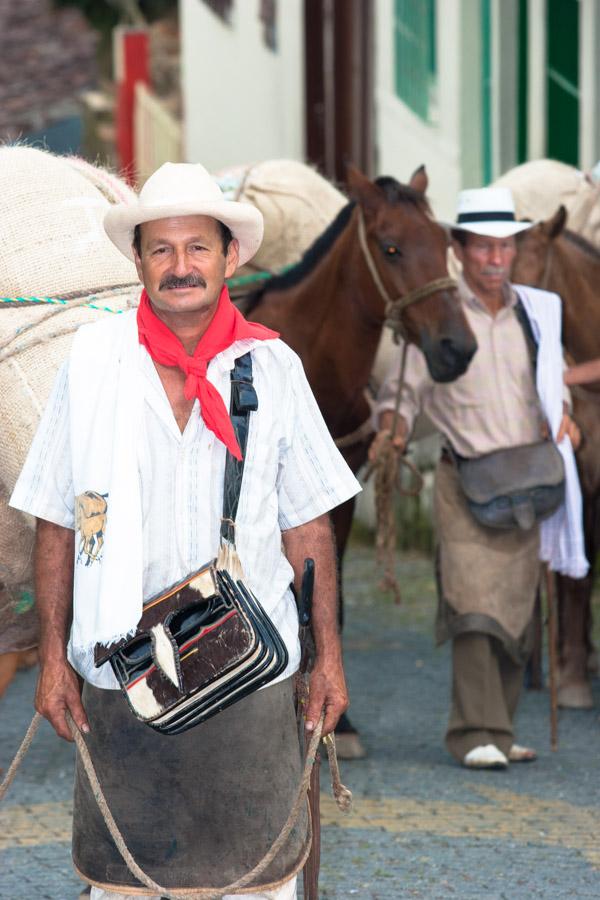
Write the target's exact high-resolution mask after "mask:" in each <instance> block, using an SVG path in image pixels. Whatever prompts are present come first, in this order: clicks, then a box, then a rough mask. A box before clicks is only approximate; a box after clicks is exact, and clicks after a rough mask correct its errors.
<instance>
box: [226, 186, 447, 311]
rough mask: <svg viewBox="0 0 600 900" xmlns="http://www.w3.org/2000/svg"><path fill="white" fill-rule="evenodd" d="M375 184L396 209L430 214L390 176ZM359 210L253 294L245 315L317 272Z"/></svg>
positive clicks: (345, 210)
mask: <svg viewBox="0 0 600 900" xmlns="http://www.w3.org/2000/svg"><path fill="white" fill-rule="evenodd" d="M375 184H376V185H377V187H379V188H380V189H381V191H382V192H383V195H384V197H385V199H386V201H387V202H388V203H390V204H392V205H395V204H399V203H403V204H406V203H410V204H412V205H413V206H415V207H417V208H418V209H422V210H424V211H425V212H427V213H430V208H429V203H428V202H427V200H426V198H425V196H424V194H422V193H421V192H420V191H415V190H414V188H411V187H409V185H407V184H400V182H399V181H396V179H395V178H391V177H390V176H388V175H382V176H380V177H379V178H376V179H375ZM355 206H356V203H355V202H354V201H353V200H351V201H350V202H349V203H347V204H346V206H343V207H342V208H341V209H340V211H339V213H338V214H337V216H336V217H335V219H334V220H333V222H331V224H330V225H328V226H327V228H326V229H325V231H324V232H323V233H322V234H320V235H319V237H318V238H317V239H316V240H315V241H314V242H313V243H312V244H311V246H310V247H309V248H308V249H307V250H306V251H305V253H304V255H303V256H302V259H300V260H299V261H298V262H297V263H296V265H295V266H293V267H292V268H291V269H289V270H288V271H287V272H284V273H282V274H281V275H275V276H274V277H273V278H270V279H269V280H268V281H267V283H266V284H265V285H263V286H262V287H260V288H258V290H256V291H254V292H253V293H252V294H250V295H249V296H248V297H247V298H246V300H245V302H244V315H246V316H247V315H249V314H250V313H251V312H252V311H253V310H254V309H255V308H256V307H257V306H258V304H259V303H260V301H261V300H262V298H263V294H265V292H266V291H279V290H285V289H286V288H290V287H293V286H294V285H296V284H298V283H299V282H301V281H302V280H303V279H304V278H305V277H306V276H307V275H308V274H309V272H311V271H312V270H313V269H314V268H315V266H316V265H317V263H318V262H320V260H321V259H322V258H323V257H324V256H325V254H326V253H327V252H328V250H329V249H330V248H331V246H332V245H333V244H334V243H335V241H336V239H337V238H338V237H339V235H340V234H341V233H342V231H343V230H344V228H346V226H347V224H348V222H349V221H350V216H351V215H352V211H353V210H354V207H355Z"/></svg>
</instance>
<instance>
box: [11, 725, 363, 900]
mask: <svg viewBox="0 0 600 900" xmlns="http://www.w3.org/2000/svg"><path fill="white" fill-rule="evenodd" d="M324 718H325V712H324V711H323V712H322V713H321V717H320V719H319V721H318V723H317V726H316V728H315V730H314V732H313V734H312V736H311V740H310V743H309V746H308V750H307V752H306V761H305V764H304V771H303V773H302V778H301V781H300V785H299V787H298V790H297V792H296V797H295V799H294V803H293V805H292V808H291V810H290V813H289V815H288V817H287V820H286V822H285V824H284V825H283V827H282V829H281V831H280V833H279V835H278V836H277V838H276V839H275V841H274V842H273V844H272V845H271V847H270V849H269V850H268V851H267V853H266V854H265V855H264V856H263V858H262V859H261V860H260V861H259V862H258V863H257V864H256V865H255V866H254V868H253V869H252V870H251V871H250V872H247V873H246V874H245V875H243V876H242V877H241V878H238V879H237V880H236V881H234V882H233V883H232V884H229V885H226V886H224V887H220V888H200V889H198V890H197V891H196V890H194V891H193V892H190V891H188V890H186V892H185V894H181V893H178V892H175V891H171V890H169V889H167V888H164V887H162V886H161V885H159V884H157V883H156V882H155V881H154V880H153V879H152V878H150V876H149V875H147V874H146V873H145V872H144V871H143V869H141V868H140V866H139V865H138V864H137V862H136V861H135V859H134V858H133V856H132V855H131V852H130V850H129V848H128V847H127V844H126V842H125V839H124V837H123V835H122V834H121V831H120V830H119V827H118V825H117V823H116V822H115V820H114V818H113V815H112V813H111V811H110V808H109V806H108V803H107V801H106V797H105V796H104V793H103V791H102V788H101V786H100V782H99V781H98V776H97V775H96V770H95V768H94V764H93V762H92V759H91V757H90V753H89V750H88V748H87V746H86V743H85V740H84V738H83V735H82V734H81V732H80V731H79V729H78V728H77V726H76V725H75V723H74V721H73V719H72V718H71V715H70V713H69V712H68V711H67V712H66V719H67V722H68V725H69V728H70V729H71V733H72V735H73V739H74V741H75V744H76V746H77V750H78V752H79V754H80V757H81V761H82V763H83V767H84V769H85V772H86V775H87V777H88V780H89V783H90V787H91V789H92V793H93V795H94V799H95V800H96V803H97V804H98V808H99V809H100V812H101V813H102V817H103V819H104V821H105V823H106V826H107V828H108V830H109V832H110V834H111V837H112V838H113V840H114V842H115V845H116V847H117V850H118V851H119V853H120V854H121V856H122V858H123V860H124V862H125V864H126V866H127V868H128V869H129V871H130V872H131V874H132V875H133V876H134V877H135V878H137V879H138V881H140V882H141V883H142V884H143V885H145V886H146V887H147V888H150V890H152V891H153V893H156V894H161V895H162V896H163V897H164V898H165V900H196V898H197V900H222V897H223V895H224V894H231V893H234V892H236V891H239V890H240V889H241V888H243V887H245V886H246V885H248V884H249V883H250V882H251V881H253V880H254V879H255V878H258V876H259V875H261V873H262V872H264V870H265V869H266V868H267V867H268V866H269V865H270V864H271V862H272V861H273V860H274V859H275V857H276V856H277V854H278V853H279V851H280V850H281V848H282V847H283V845H284V844H285V842H286V840H287V839H288V838H289V836H290V834H291V832H292V829H293V828H294V825H295V824H296V821H297V819H298V816H299V815H300V812H301V810H302V807H303V805H304V803H305V801H306V799H307V794H308V789H309V786H310V777H311V773H312V769H313V766H314V764H315V759H316V756H317V751H318V748H319V742H320V740H321V734H322V731H323V721H324ZM41 719H42V717H41V715H40V714H39V713H38V712H36V713H35V715H34V716H33V719H32V720H31V723H30V725H29V728H28V729H27V733H26V734H25V737H24V738H23V741H22V743H21V746H20V747H19V749H18V751H17V753H16V755H15V758H14V759H13V761H12V763H11V764H10V767H9V769H8V773H7V775H6V777H5V779H4V780H3V782H2V784H0V801H1V800H2V799H3V798H4V796H5V794H6V792H7V791H8V788H9V787H10V785H11V784H12V782H13V779H14V777H15V775H16V773H17V770H18V768H19V766H20V765H21V762H22V761H23V757H24V756H25V754H26V753H27V751H28V750H29V747H30V746H31V742H32V740H33V738H34V736H35V734H36V732H37V730H38V728H39V725H40V722H41ZM328 738H329V740H327V739H328ZM324 741H325V742H326V746H327V756H328V759H329V765H330V767H331V775H332V787H333V791H334V797H335V799H336V803H337V805H338V807H339V809H340V810H341V811H342V812H348V811H349V810H350V807H351V804H352V793H351V791H349V790H348V788H346V787H344V785H343V784H342V783H341V781H340V776H339V767H338V762H337V755H336V752H335V742H334V740H333V738H332V737H331V736H330V735H327V736H326V738H324ZM312 835H313V824H312V820H311V816H310V808H309V816H308V836H307V840H306V844H305V848H304V853H303V861H302V864H304V862H305V861H306V859H307V857H308V853H309V850H310V846H311V843H312Z"/></svg>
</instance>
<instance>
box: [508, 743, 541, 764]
mask: <svg viewBox="0 0 600 900" xmlns="http://www.w3.org/2000/svg"><path fill="white" fill-rule="evenodd" d="M536 759H537V753H536V752H535V750H534V749H533V748H532V747H521V745H520V744H513V745H512V747H511V748H510V750H509V751H508V761H509V762H534V760H536Z"/></svg>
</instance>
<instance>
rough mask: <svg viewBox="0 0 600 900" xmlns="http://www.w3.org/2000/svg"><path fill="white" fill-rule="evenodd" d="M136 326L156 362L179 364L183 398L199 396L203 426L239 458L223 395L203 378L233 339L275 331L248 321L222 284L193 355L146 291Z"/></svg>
mask: <svg viewBox="0 0 600 900" xmlns="http://www.w3.org/2000/svg"><path fill="white" fill-rule="evenodd" d="M137 325H138V334H139V340H140V344H142V345H143V346H144V347H145V348H146V350H147V351H148V353H149V354H150V356H151V357H152V359H154V360H155V361H156V362H158V363H160V364H161V365H163V366H178V368H180V369H181V370H182V372H184V374H185V376H186V378H185V386H184V389H183V392H184V395H185V397H186V399H187V400H191V399H192V398H194V397H198V399H199V401H200V415H201V416H202V419H203V421H204V424H205V425H206V427H207V428H208V429H209V430H210V431H212V432H213V434H214V435H215V437H217V438H218V439H219V440H220V441H222V442H223V443H224V444H225V446H226V447H227V449H228V450H229V452H230V453H231V454H232V455H233V456H235V458H236V459H241V458H242V454H241V451H240V446H239V444H238V442H237V438H236V436H235V431H234V430H233V425H232V424H231V419H230V418H229V413H228V412H227V409H226V407H225V404H224V402H223V398H222V397H221V395H220V393H219V392H218V390H217V389H216V387H215V386H214V385H213V384H211V382H210V381H209V380H208V378H207V377H206V372H207V369H208V363H209V362H210V360H211V359H213V357H215V356H216V355H217V354H218V353H221V352H222V351H223V350H226V349H227V347H230V346H231V345H232V344H234V343H235V342H236V341H241V340H244V339H248V338H254V339H255V340H259V341H266V340H272V339H274V338H278V337H279V335H278V333H277V332H276V331H271V329H270V328H265V326H264V325H259V324H258V323H256V322H247V321H246V319H245V318H244V317H243V315H242V314H241V312H240V311H239V310H238V309H236V307H235V306H234V305H233V303H232V302H231V300H230V298H229V291H228V290H227V287H226V286H225V285H224V286H223V289H222V290H221V294H220V295H219V300H218V303H217V310H216V312H215V314H214V316H213V319H212V321H211V323H210V325H209V326H208V328H207V329H206V331H205V332H204V334H203V335H202V337H201V338H200V340H199V341H198V344H197V346H196V349H195V350H194V353H193V354H192V356H188V354H187V353H186V352H185V348H184V346H183V344H182V343H181V341H180V340H179V338H178V337H177V336H176V335H175V334H174V333H173V332H172V331H171V329H170V328H168V327H167V326H166V325H165V323H164V322H163V321H162V320H161V319H159V318H158V316H157V315H156V313H155V312H154V310H153V309H152V304H151V303H150V298H149V296H148V294H147V293H146V291H145V290H143V291H142V296H141V297H140V305H139V306H138V312H137Z"/></svg>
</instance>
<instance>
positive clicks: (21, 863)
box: [0, 543, 600, 900]
mask: <svg viewBox="0 0 600 900" xmlns="http://www.w3.org/2000/svg"><path fill="white" fill-rule="evenodd" d="M399 571H400V573H401V586H402V589H403V605H402V606H394V605H392V603H391V601H390V600H389V599H388V598H386V597H383V596H382V595H381V594H380V593H379V592H378V590H377V588H376V584H377V571H376V568H375V563H374V561H373V552H372V550H371V549H370V548H368V547H366V546H363V545H362V544H360V543H355V544H353V545H352V546H351V548H350V553H349V558H348V562H347V565H346V578H345V581H346V586H347V587H346V594H347V607H346V613H347V615H346V630H345V648H346V667H347V672H348V678H349V683H350V691H351V700H352V707H351V718H352V721H353V723H354V724H355V725H356V726H357V727H358V728H359V729H360V731H361V734H362V736H363V739H364V742H365V744H366V746H367V748H368V751H369V755H368V758H367V759H365V760H360V761H354V762H344V763H342V780H343V781H344V782H345V783H346V784H347V785H348V786H349V787H350V788H351V789H352V790H353V792H354V798H355V803H354V809H353V812H352V813H351V814H350V815H348V816H343V815H342V814H340V813H338V812H337V811H336V809H335V807H334V804H333V801H332V800H331V798H330V793H329V789H328V784H327V770H326V767H325V766H323V768H322V781H323V804H322V812H323V825H324V827H323V855H322V869H321V897H322V898H323V900H334V898H335V900H342V898H350V897H357V898H368V900H371V898H372V900H391V898H404V897H407V898H410V897H417V898H425V900H438V898H458V897H468V898H490V900H492V898H493V900H495V898H498V900H500V898H506V900H509V898H510V900H518V898H523V900H525V898H531V897H544V898H553V900H554V898H563V897H577V898H587V897H589V898H592V897H593V898H598V897H600V838H599V836H600V753H599V752H598V748H599V738H600V720H599V709H600V705H599V704H598V701H600V691H599V690H598V684H596V699H597V707H596V709H595V710H593V711H591V712H576V711H562V712H561V713H560V718H559V728H560V735H559V739H560V742H559V751H558V753H551V751H550V749H549V715H548V695H547V692H545V691H544V692H540V693H538V692H526V694H525V695H524V697H523V700H522V702H521V706H520V710H519V716H518V738H519V740H520V741H521V742H522V743H527V744H529V745H532V746H534V747H535V748H536V749H537V750H538V752H539V759H538V761H537V762H536V763H535V764H533V765H513V766H511V768H510V769H509V770H508V771H506V772H479V773H476V772H468V771H466V770H465V769H462V768H460V767H459V766H457V765H456V764H455V763H454V762H453V761H452V759H451V758H450V757H449V755H448V754H447V753H446V751H445V749H444V746H443V733H444V728H445V723H446V716H447V711H448V710H447V707H448V695H449V683H448V672H449V654H448V651H447V648H443V649H442V650H436V649H435V648H434V647H433V642H432V637H431V632H432V620H433V611H434V584H433V577H432V573H431V565H430V563H429V561H428V560H424V559H421V558H418V557H411V556H405V557H403V559H402V561H401V563H400V565H399ZM34 683H35V673H34V672H23V673H20V674H19V676H18V678H17V679H16V681H15V682H14V683H13V685H12V686H11V688H10V689H9V691H8V693H7V695H6V696H5V698H4V699H3V700H2V701H0V719H1V723H2V724H1V728H0V765H2V766H3V767H4V768H6V766H7V765H8V763H9V761H10V759H11V758H12V756H13V754H14V752H15V750H16V748H17V746H18V742H19V740H20V739H21V737H22V735H23V733H24V731H25V728H26V726H27V723H28V721H29V719H30V717H31V712H32V710H31V698H32V696H33V690H34ZM71 782H72V748H71V747H70V746H68V745H66V744H65V743H63V742H60V741H59V740H58V739H57V738H56V737H55V736H54V734H53V732H52V731H51V729H50V727H49V726H48V725H46V724H44V726H43V727H42V729H41V730H40V733H39V734H38V736H37V737H36V739H35V742H34V744H33V747H32V749H31V751H30V753H29V755H28V757H27V758H26V760H25V762H24V764H23V767H22V769H21V771H20V773H19V774H18V776H17V780H16V782H15V784H14V785H13V787H12V789H11V791H10V792H9V794H8V797H7V799H6V801H5V803H4V805H3V806H2V807H0V897H2V898H3V900H4V898H5V900H38V898H40V900H41V898H45V900H75V898H76V897H77V895H78V892H79V890H80V888H81V883H80V881H79V880H78V878H77V877H76V876H75V875H74V873H73V872H72V869H71V865H70V846H69V842H70V806H71V797H70V795H71Z"/></svg>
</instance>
